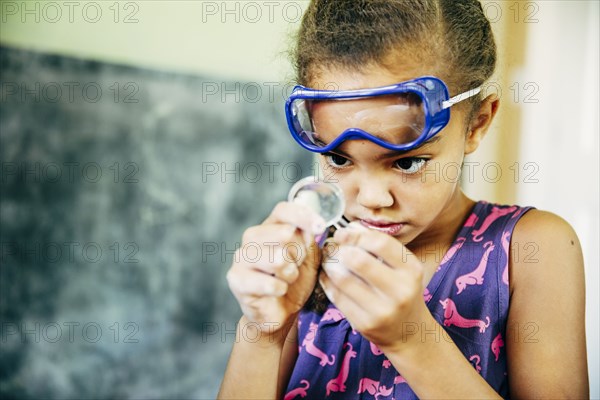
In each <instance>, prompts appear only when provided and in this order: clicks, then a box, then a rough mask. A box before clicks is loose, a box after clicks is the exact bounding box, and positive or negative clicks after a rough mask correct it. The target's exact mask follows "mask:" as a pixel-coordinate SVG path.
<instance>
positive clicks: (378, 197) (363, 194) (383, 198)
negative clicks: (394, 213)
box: [356, 177, 394, 209]
mask: <svg viewBox="0 0 600 400" xmlns="http://www.w3.org/2000/svg"><path fill="white" fill-rule="evenodd" d="M389 189H390V188H389V187H388V185H387V184H385V183H384V182H382V181H381V180H379V179H377V178H373V177H371V178H368V179H364V180H362V182H361V183H360V185H359V188H358V196H357V199H356V200H357V202H358V204H360V205H361V206H363V207H365V208H369V209H378V208H385V207H391V206H392V205H393V204H394V197H393V196H392V193H391V192H390V190H389Z"/></svg>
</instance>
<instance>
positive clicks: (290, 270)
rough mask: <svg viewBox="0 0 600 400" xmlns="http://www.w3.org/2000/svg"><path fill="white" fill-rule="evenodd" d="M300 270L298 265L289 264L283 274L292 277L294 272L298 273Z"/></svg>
mask: <svg viewBox="0 0 600 400" xmlns="http://www.w3.org/2000/svg"><path fill="white" fill-rule="evenodd" d="M297 269H298V267H297V266H296V264H288V265H287V266H286V267H285V268H284V269H283V274H284V275H285V276H292V275H293V274H294V271H296V270H297Z"/></svg>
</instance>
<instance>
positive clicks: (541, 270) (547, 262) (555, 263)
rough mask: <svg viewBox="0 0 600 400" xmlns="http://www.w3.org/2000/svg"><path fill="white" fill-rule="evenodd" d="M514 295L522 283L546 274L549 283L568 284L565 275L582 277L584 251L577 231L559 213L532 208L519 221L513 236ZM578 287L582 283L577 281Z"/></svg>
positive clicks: (511, 260) (545, 278)
mask: <svg viewBox="0 0 600 400" xmlns="http://www.w3.org/2000/svg"><path fill="white" fill-rule="evenodd" d="M510 246H511V252H510V263H509V267H510V270H511V271H510V273H511V275H512V277H513V279H512V282H513V285H511V294H512V292H513V290H514V289H515V288H518V287H519V283H520V282H523V281H525V282H527V285H529V284H530V283H531V282H532V281H533V280H536V279H539V278H540V275H543V276H544V280H547V283H549V284H552V281H555V282H554V283H555V284H556V285H559V284H560V281H562V282H563V283H566V281H565V280H564V279H565V275H571V276H573V277H575V278H574V279H578V278H577V277H580V278H581V279H578V280H581V281H582V280H583V253H582V250H581V244H580V242H579V238H578V237H577V233H575V230H574V229H573V227H572V226H571V225H570V224H569V223H568V222H567V221H565V220H564V219H563V218H561V217H560V216H558V215H556V214H554V213H552V212H549V211H544V210H538V209H530V210H528V211H527V212H526V213H524V214H523V215H522V216H521V217H520V218H519V221H517V223H516V225H515V227H514V230H513V234H512V237H511V243H510ZM578 286H579V284H578Z"/></svg>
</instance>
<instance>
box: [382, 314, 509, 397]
mask: <svg viewBox="0 0 600 400" xmlns="http://www.w3.org/2000/svg"><path fill="white" fill-rule="evenodd" d="M422 328H426V331H424V332H421V331H420V330H417V331H416V332H415V334H414V335H412V336H411V338H410V339H408V340H407V343H403V344H402V346H398V348H397V349H384V348H381V350H383V351H384V353H385V355H386V356H387V357H388V359H389V360H390V361H391V362H392V364H393V365H394V367H395V368H396V370H397V371H398V372H399V373H400V374H401V375H402V377H403V378H404V379H406V381H407V383H408V384H409V385H410V388H411V389H412V390H413V391H414V392H415V393H416V394H417V396H418V397H419V398H427V399H444V398H447V399H501V397H500V396H499V395H498V393H496V391H494V389H492V388H491V387H490V386H489V384H488V383H487V382H486V381H485V380H484V379H483V377H481V375H479V374H478V373H477V371H476V370H475V369H474V368H473V366H472V365H471V363H470V362H469V361H468V360H467V359H466V358H465V356H464V355H463V354H462V353H461V351H460V350H459V349H458V347H457V346H456V344H454V341H452V339H451V338H450V337H449V336H448V335H447V334H443V332H442V330H443V329H444V328H443V327H442V326H441V325H440V324H438V322H437V321H436V320H435V319H433V317H432V318H431V320H430V321H428V322H427V323H426V324H425V325H421V326H420V329H422ZM433 332H435V334H433ZM423 333H425V334H423ZM438 333H439V334H438Z"/></svg>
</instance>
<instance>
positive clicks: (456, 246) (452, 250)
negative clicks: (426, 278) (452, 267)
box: [435, 237, 467, 272]
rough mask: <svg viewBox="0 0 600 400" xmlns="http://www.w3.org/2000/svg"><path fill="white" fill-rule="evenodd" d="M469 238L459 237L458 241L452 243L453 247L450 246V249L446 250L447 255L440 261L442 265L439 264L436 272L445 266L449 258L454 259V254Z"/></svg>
mask: <svg viewBox="0 0 600 400" xmlns="http://www.w3.org/2000/svg"><path fill="white" fill-rule="evenodd" d="M466 240H467V239H466V238H464V237H459V238H458V239H456V243H454V244H453V245H452V247H450V248H449V249H448V251H447V252H446V255H445V256H444V258H442V262H440V265H438V267H437V269H436V271H435V272H437V271H439V270H440V269H442V266H444V265H445V264H446V263H447V262H448V261H449V260H451V259H452V257H454V255H455V254H456V252H457V251H458V250H460V248H461V247H462V246H463V244H464V243H465V241H466Z"/></svg>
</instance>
